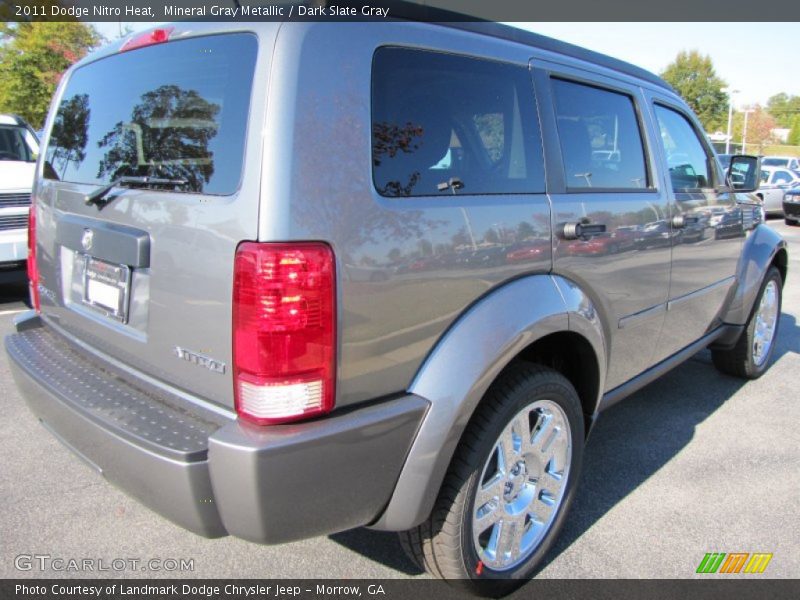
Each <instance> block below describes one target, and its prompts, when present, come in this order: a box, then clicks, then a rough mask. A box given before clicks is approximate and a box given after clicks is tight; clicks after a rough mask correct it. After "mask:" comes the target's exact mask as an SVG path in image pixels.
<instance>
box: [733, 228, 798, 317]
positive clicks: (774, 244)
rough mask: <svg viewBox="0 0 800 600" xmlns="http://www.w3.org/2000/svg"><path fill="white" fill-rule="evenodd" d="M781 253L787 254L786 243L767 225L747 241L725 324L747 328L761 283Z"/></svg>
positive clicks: (754, 231) (753, 233) (738, 266)
mask: <svg viewBox="0 0 800 600" xmlns="http://www.w3.org/2000/svg"><path fill="white" fill-rule="evenodd" d="M778 252H786V241H785V240H784V239H783V238H782V237H781V236H780V235H779V234H778V233H776V232H775V230H774V229H772V228H770V227H767V226H766V225H765V224H760V225H758V226H757V227H756V228H755V229H754V230H753V231H752V233H750V235H749V236H748V238H747V241H745V243H744V248H743V249H742V253H741V256H740V257H739V264H738V265H737V269H736V280H737V282H738V285H737V286H736V290H735V293H734V295H733V298H732V299H731V300H730V304H729V305H728V307H727V309H726V310H725V312H724V313H723V315H722V320H723V321H724V322H725V323H731V324H734V325H744V324H745V323H747V319H748V318H750V313H751V312H752V310H753V305H754V304H755V301H756V298H757V297H758V291H759V289H760V288H761V282H762V281H764V276H765V275H766V273H767V269H768V268H769V266H770V265H771V264H772V262H773V260H775V257H776V255H777V254H778Z"/></svg>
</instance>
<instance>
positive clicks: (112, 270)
mask: <svg viewBox="0 0 800 600" xmlns="http://www.w3.org/2000/svg"><path fill="white" fill-rule="evenodd" d="M83 260H84V268H83V303H84V304H86V305H88V306H91V307H92V308H93V309H95V310H96V311H99V312H101V313H102V314H104V315H106V316H107V317H110V318H112V319H115V320H117V321H120V322H121V323H127V321H128V297H129V294H130V287H131V270H130V267H128V266H127V265H116V264H113V263H109V262H106V261H104V260H100V259H98V258H94V257H92V256H88V255H84V256H83Z"/></svg>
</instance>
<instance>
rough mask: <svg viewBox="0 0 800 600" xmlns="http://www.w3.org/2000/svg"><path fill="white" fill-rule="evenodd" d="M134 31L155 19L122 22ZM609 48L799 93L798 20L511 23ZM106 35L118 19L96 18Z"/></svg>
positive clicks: (741, 84) (744, 84)
mask: <svg viewBox="0 0 800 600" xmlns="http://www.w3.org/2000/svg"><path fill="white" fill-rule="evenodd" d="M121 25H122V27H123V28H124V27H125V25H130V26H131V28H132V29H133V30H134V31H137V30H140V29H144V28H147V27H151V26H153V25H154V24H153V23H122V24H121ZM510 25H513V26H515V27H520V28H522V29H528V30H530V31H535V32H536V33H541V34H544V35H548V36H550V37H554V38H558V39H560V40H562V41H565V42H570V43H573V44H577V45H579V46H583V47H584V48H589V49H590V50H595V51H597V52H602V53H603V54H608V55H610V56H613V57H615V58H619V59H622V60H624V61H627V62H630V63H633V64H635V65H637V66H640V67H643V68H645V69H647V70H648V71H653V72H654V73H659V72H661V71H662V70H663V69H664V68H665V67H666V66H667V65H668V64H669V63H671V62H672V61H673V60H674V59H675V57H676V56H677V54H678V52H680V51H681V50H699V51H700V52H701V53H702V54H706V55H709V56H710V57H711V60H712V62H713V64H714V67H715V69H716V71H717V75H718V76H719V77H721V78H722V79H723V80H725V81H726V82H727V84H728V86H729V87H730V88H731V89H734V90H739V93H738V94H735V95H734V98H733V101H734V107H735V108H737V109H741V108H743V107H744V106H749V105H751V104H755V103H760V104H762V105H764V104H766V102H767V99H768V98H769V97H770V96H773V95H775V94H777V93H779V92H786V93H787V94H790V95H795V96H796V95H800V78H798V77H797V76H796V71H795V69H796V64H797V57H798V52H797V40H798V39H800V24H798V23H510ZM95 26H96V27H97V29H98V30H99V31H100V33H102V34H103V35H105V36H106V37H108V38H115V37H117V36H118V32H119V29H120V25H119V24H118V23H95Z"/></svg>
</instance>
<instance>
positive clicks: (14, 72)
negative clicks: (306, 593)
mask: <svg viewBox="0 0 800 600" xmlns="http://www.w3.org/2000/svg"><path fill="white" fill-rule="evenodd" d="M0 34H2V45H0V82H2V85H0V112H5V113H15V114H18V115H20V116H22V117H23V118H24V119H25V120H26V121H28V122H29V123H30V124H31V125H32V126H33V127H34V128H36V129H38V128H39V127H41V126H42V124H43V123H44V118H45V116H46V114H47V108H48V106H49V105H50V99H51V98H52V96H53V93H54V92H55V90H56V86H57V85H58V82H59V81H60V80H61V76H62V75H63V73H64V71H65V70H66V69H67V68H68V67H69V66H70V65H72V64H73V63H74V62H76V61H78V60H80V59H81V58H83V56H85V55H86V53H87V52H88V51H89V50H91V49H92V48H94V47H95V46H97V44H98V43H99V42H100V41H101V37H100V35H99V34H98V33H97V32H96V31H95V29H94V28H93V27H91V26H90V25H87V24H85V23H78V22H65V23H44V22H35V23H32V22H25V23H4V24H2V28H0Z"/></svg>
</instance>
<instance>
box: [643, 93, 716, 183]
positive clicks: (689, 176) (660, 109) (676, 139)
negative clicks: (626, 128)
mask: <svg viewBox="0 0 800 600" xmlns="http://www.w3.org/2000/svg"><path fill="white" fill-rule="evenodd" d="M655 113H656V119H657V121H658V127H659V129H660V132H661V143H662V145H663V147H664V154H665V156H666V157H667V167H668V168H669V176H670V179H671V180H672V189H673V190H674V191H675V192H690V191H695V190H698V189H702V188H708V187H711V186H712V185H713V177H712V173H711V160H710V159H709V157H708V154H706V150H705V147H704V146H703V144H702V142H701V141H700V139H699V138H698V137H697V133H695V130H694V127H692V125H691V123H689V121H688V120H687V119H686V117H684V116H683V115H682V114H680V113H679V112H676V111H674V110H672V109H670V108H666V107H664V106H660V105H656V106H655Z"/></svg>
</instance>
